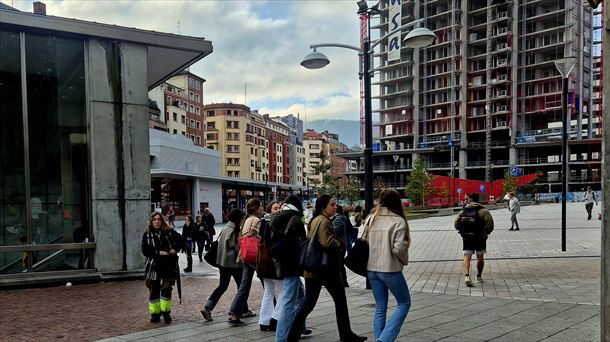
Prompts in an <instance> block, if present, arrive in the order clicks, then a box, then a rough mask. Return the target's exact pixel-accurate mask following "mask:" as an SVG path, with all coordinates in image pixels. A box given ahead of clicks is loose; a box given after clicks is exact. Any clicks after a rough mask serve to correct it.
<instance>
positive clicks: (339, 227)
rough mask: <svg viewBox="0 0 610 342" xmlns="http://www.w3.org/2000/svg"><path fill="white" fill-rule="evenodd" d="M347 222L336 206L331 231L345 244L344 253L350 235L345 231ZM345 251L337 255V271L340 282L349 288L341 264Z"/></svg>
mask: <svg viewBox="0 0 610 342" xmlns="http://www.w3.org/2000/svg"><path fill="white" fill-rule="evenodd" d="M348 222H349V220H348V219H347V217H345V215H344V214H343V207H342V206H341V205H339V204H337V214H336V215H335V216H334V217H333V218H332V224H333V230H334V231H335V236H337V239H339V240H341V241H343V243H344V244H345V251H347V241H348V237H347V235H348V234H351V231H350V232H349V233H348V231H347V230H348ZM350 226H351V224H350ZM350 240H351V237H350ZM345 251H344V252H343V255H339V271H340V272H341V280H342V281H343V286H345V287H349V284H348V283H347V272H346V270H345V265H344V264H343V258H344V257H345Z"/></svg>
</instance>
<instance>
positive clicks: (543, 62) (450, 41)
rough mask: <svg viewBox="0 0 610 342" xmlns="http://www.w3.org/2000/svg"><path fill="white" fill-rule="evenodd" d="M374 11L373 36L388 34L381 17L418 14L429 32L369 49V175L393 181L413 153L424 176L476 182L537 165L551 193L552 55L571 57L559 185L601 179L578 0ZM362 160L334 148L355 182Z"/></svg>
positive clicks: (557, 120) (555, 119)
mask: <svg viewBox="0 0 610 342" xmlns="http://www.w3.org/2000/svg"><path fill="white" fill-rule="evenodd" d="M379 8H380V10H381V14H380V20H379V22H377V23H373V25H372V27H371V29H372V30H373V31H378V33H379V36H384V35H385V34H386V33H388V32H389V31H390V29H391V28H390V26H391V25H390V23H391V22H392V20H393V19H391V18H396V17H399V18H400V20H399V23H403V24H404V23H407V22H409V21H412V20H415V19H418V18H423V19H424V23H423V26H425V27H427V28H429V29H431V30H433V31H434V33H435V34H436V36H437V39H436V41H435V42H434V43H433V44H432V45H431V46H429V47H426V48H420V49H411V48H407V47H405V46H396V45H395V44H400V39H393V38H394V37H393V36H392V37H389V38H387V39H385V41H383V42H381V44H380V45H379V48H378V50H379V51H376V54H375V70H377V71H378V74H376V76H375V77H376V78H375V79H374V80H373V81H374V83H373V84H375V85H377V86H378V88H379V94H378V95H377V96H375V97H374V98H375V99H377V101H378V106H377V107H378V108H377V110H376V112H377V113H378V114H379V123H378V124H377V126H378V128H379V132H380V135H379V137H378V139H379V142H380V148H379V151H376V152H375V158H374V163H375V166H374V170H375V176H376V177H377V176H381V177H383V178H384V179H385V180H386V185H393V186H395V187H397V188H399V189H402V188H403V186H404V183H405V182H406V175H407V174H408V172H409V171H410V169H411V166H412V165H413V160H414V159H415V158H421V159H423V160H424V161H425V162H426V164H427V166H428V168H429V169H430V170H431V171H432V172H433V173H436V174H440V175H450V176H451V175H454V176H455V177H460V178H468V179H475V180H483V181H485V180H486V181H490V180H492V179H501V178H503V175H504V172H505V171H508V170H510V171H511V172H512V173H513V175H518V174H530V173H538V174H539V175H540V180H541V183H542V184H543V185H548V189H549V191H559V190H560V184H561V182H560V171H561V159H560V158H561V135H560V133H561V122H562V106H561V98H562V79H561V76H560V74H559V72H558V71H557V70H556V68H555V65H554V61H555V60H558V59H560V58H562V57H564V56H573V57H576V61H577V62H576V66H575V68H574V70H573V72H572V73H571V75H570V81H569V97H568V100H569V107H570V113H571V114H570V122H571V124H570V126H571V127H570V139H571V142H570V144H569V155H570V159H569V167H568V168H569V171H568V172H569V188H570V189H574V190H580V189H582V188H584V187H585V186H586V185H594V186H598V187H599V185H598V182H599V180H600V175H601V172H600V165H601V140H600V132H599V130H598V117H599V115H600V112H597V111H596V110H595V108H592V106H593V105H594V103H593V102H592V63H593V60H592V53H591V50H592V31H593V27H592V12H591V8H590V7H589V6H588V5H585V2H583V1H575V0H569V1H558V0H539V1H529V0H528V1H525V0H519V1H497V0H470V1H458V0H440V1H438V0H435V1H427V0H424V1H388V0H381V2H380V7H379ZM373 21H374V20H373ZM402 35H403V37H404V35H406V32H403V33H402ZM390 46H392V47H398V49H394V48H392V49H389V47H390ZM389 50H392V51H389ZM374 107H375V103H374ZM361 156H362V153H348V154H345V155H344V157H346V158H350V159H352V160H354V161H356V162H358V163H359V167H358V168H357V169H356V171H354V172H349V173H348V174H352V175H356V176H359V177H360V178H363V174H364V171H363V163H362V162H361V159H360V157H361ZM394 156H398V160H397V161H396V162H395V161H394V158H393V157H394ZM395 163H396V165H397V167H398V172H399V177H398V180H397V183H398V184H392V180H393V174H394V172H393V166H394V165H395Z"/></svg>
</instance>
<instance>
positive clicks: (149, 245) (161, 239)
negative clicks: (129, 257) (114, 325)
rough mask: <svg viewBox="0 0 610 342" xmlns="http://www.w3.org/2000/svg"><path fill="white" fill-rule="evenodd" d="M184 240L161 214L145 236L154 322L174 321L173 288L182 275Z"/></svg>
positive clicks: (146, 272) (153, 219)
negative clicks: (180, 253)
mask: <svg viewBox="0 0 610 342" xmlns="http://www.w3.org/2000/svg"><path fill="white" fill-rule="evenodd" d="M183 246H184V244H183V241H182V237H181V236H180V234H178V233H177V232H176V231H175V230H173V229H172V228H171V227H170V226H169V225H168V224H167V223H165V220H164V219H163V215H161V214H160V213H159V212H154V213H152V215H150V218H149V219H148V225H147V227H146V230H145V232H144V235H143V236H142V254H144V256H145V257H146V267H145V269H144V279H145V280H146V287H148V290H149V297H148V311H149V312H150V321H151V322H153V323H156V322H159V321H160V320H161V316H163V320H165V322H166V323H170V322H171V321H172V316H171V315H170V314H171V312H172V286H173V285H174V282H175V281H176V278H177V277H179V276H180V274H179V273H178V272H179V271H178V268H177V262H178V252H180V250H181V249H182V248H183Z"/></svg>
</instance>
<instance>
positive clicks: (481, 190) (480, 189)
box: [479, 184, 485, 192]
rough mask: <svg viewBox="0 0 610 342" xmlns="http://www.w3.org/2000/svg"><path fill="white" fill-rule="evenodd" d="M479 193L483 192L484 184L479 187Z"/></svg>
mask: <svg viewBox="0 0 610 342" xmlns="http://www.w3.org/2000/svg"><path fill="white" fill-rule="evenodd" d="M479 191H480V192H485V184H481V185H479Z"/></svg>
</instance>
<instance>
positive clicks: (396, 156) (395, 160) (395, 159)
mask: <svg viewBox="0 0 610 342" xmlns="http://www.w3.org/2000/svg"><path fill="white" fill-rule="evenodd" d="M392 158H394V187H395V188H397V186H396V184H397V183H398V181H397V180H396V162H397V161H398V158H400V157H399V156H398V155H397V154H395V155H393V156H392Z"/></svg>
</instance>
